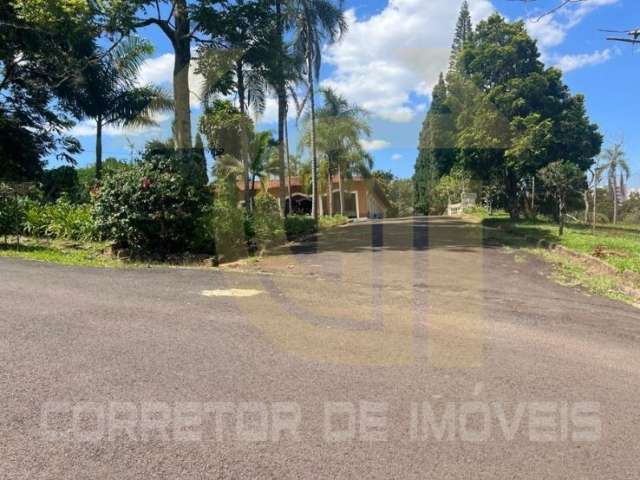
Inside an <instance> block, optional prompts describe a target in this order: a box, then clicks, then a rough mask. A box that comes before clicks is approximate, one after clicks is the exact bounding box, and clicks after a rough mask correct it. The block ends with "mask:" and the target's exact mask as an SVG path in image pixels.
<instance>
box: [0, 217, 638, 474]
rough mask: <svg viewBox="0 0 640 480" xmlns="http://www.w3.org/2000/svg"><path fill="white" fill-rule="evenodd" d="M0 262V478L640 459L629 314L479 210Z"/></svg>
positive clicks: (634, 323) (534, 468) (633, 327)
mask: <svg viewBox="0 0 640 480" xmlns="http://www.w3.org/2000/svg"><path fill="white" fill-rule="evenodd" d="M233 270H234V269H226V270H224V271H213V270H189V269H160V268H153V269H126V270H107V269H104V270H103V269H90V268H77V267H66V266H58V265H52V264H44V263H35V262H28V261H18V260H9V259H1V260H0V407H1V408H0V472H2V473H1V475H0V477H2V478H10V479H21V478H24V479H27V478H29V479H38V478H42V479H45V478H46V479H57V478H59V479H70V478H73V479H85V478H86V479H98V478H117V479H124V478H132V479H134V478H136V479H138V478H145V479H151V478H162V479H165V478H171V479H178V478H179V479H191V478H198V479H201V478H202V479H204V478H274V479H283V478H357V479H360V478H399V479H405V478H416V479H424V478H434V479H446V478H452V479H454V478H455V479H458V478H486V479H503V478H504V479H506V478H509V479H511V478H531V479H541V478H545V479H549V478H563V479H566V478H572V479H573V478H575V479H586V478H589V479H591V478H594V479H603V478H606V479H622V478H628V479H633V478H637V476H638V472H639V471H640V402H639V401H638V399H640V348H639V340H640V312H639V311H638V310H636V309H634V308H633V307H630V306H626V305H623V304H620V303H616V302H613V301H610V300H606V299H601V298H597V297H592V296H588V295H586V294H585V293H583V292H580V291H577V290H574V289H570V288H567V287H563V286H560V285H557V284H556V283H554V282H553V281H552V280H550V279H549V278H548V274H549V271H548V269H547V267H546V266H545V265H544V264H541V263H540V262H539V261H538V260H536V259H533V258H526V257H524V256H523V255H520V254H518V253H517V252H513V251H506V250H504V249H502V248H499V247H497V246H493V245H487V244H485V242H484V241H483V238H482V231H481V229H480V227H478V226H477V225H471V224H467V223H464V222H461V221H453V220H445V219H425V218H417V219H411V220H388V221H381V222H373V223H363V224H358V225H353V226H349V227H346V228H341V229H336V230H333V231H331V232H329V233H327V234H325V235H322V236H320V237H319V238H317V239H313V240H310V241H307V242H306V243H303V244H301V245H296V246H293V247H287V248H285V249H282V250H279V251H277V252H274V254H272V255H271V256H269V257H267V258H266V259H265V260H264V261H262V262H260V263H250V264H248V265H246V266H243V267H241V268H237V270H241V271H233Z"/></svg>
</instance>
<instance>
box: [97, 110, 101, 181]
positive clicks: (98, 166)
mask: <svg viewBox="0 0 640 480" xmlns="http://www.w3.org/2000/svg"><path fill="white" fill-rule="evenodd" d="M101 178H102V117H101V116H100V115H98V117H97V118H96V180H100V179H101Z"/></svg>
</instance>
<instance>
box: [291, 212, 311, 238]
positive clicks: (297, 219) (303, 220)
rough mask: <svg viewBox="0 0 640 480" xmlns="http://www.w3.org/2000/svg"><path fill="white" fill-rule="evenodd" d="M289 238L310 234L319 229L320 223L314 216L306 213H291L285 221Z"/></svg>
mask: <svg viewBox="0 0 640 480" xmlns="http://www.w3.org/2000/svg"><path fill="white" fill-rule="evenodd" d="M284 227H285V231H286V232H287V238H288V239H289V240H292V239H294V238H298V237H302V236H304V235H310V234H312V233H315V232H317V231H318V223H317V222H316V221H315V220H314V218H313V217H310V216H306V215H290V216H288V217H287V218H286V219H285V221H284Z"/></svg>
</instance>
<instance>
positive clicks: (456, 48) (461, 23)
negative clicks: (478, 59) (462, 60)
mask: <svg viewBox="0 0 640 480" xmlns="http://www.w3.org/2000/svg"><path fill="white" fill-rule="evenodd" d="M472 36H473V25H472V23H471V13H470V11H469V2H468V1H467V0H464V2H462V7H461V8H460V15H459V16H458V23H457V24H456V34H455V37H454V38H453V45H452V46H451V58H450V59H449V70H450V71H455V70H456V65H457V63H458V57H459V56H460V52H461V51H462V49H463V48H464V46H465V45H466V44H467V43H468V42H469V41H471V38H472Z"/></svg>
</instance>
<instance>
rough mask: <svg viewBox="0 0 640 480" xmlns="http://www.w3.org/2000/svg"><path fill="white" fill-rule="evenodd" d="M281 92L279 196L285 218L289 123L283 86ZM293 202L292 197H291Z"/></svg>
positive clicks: (279, 116) (279, 115)
mask: <svg viewBox="0 0 640 480" xmlns="http://www.w3.org/2000/svg"><path fill="white" fill-rule="evenodd" d="M281 88H282V89H281V91H280V92H279V93H278V178H279V179H280V182H279V189H278V194H279V196H280V214H281V215H282V216H283V217H284V216H286V214H287V205H286V203H287V202H286V193H285V161H286V158H285V154H286V155H288V152H287V153H285V147H286V145H285V124H286V123H287V93H286V91H284V88H283V87H282V86H281ZM289 202H291V197H289Z"/></svg>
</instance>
